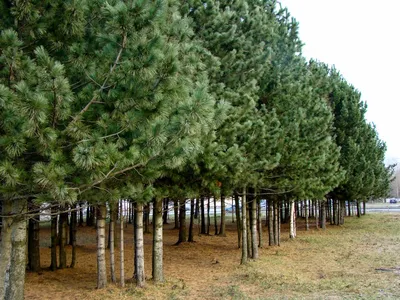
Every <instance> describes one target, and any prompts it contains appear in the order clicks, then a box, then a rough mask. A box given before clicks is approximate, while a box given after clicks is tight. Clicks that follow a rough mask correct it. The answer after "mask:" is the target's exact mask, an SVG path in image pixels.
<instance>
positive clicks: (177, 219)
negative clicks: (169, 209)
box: [174, 199, 179, 229]
mask: <svg viewBox="0 0 400 300" xmlns="http://www.w3.org/2000/svg"><path fill="white" fill-rule="evenodd" d="M174 219H175V226H174V229H179V204H178V200H176V199H174Z"/></svg>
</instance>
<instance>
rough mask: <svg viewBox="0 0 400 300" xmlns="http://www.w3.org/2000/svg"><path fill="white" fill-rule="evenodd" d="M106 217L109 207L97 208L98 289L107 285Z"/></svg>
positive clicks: (100, 206) (102, 205)
mask: <svg viewBox="0 0 400 300" xmlns="http://www.w3.org/2000/svg"><path fill="white" fill-rule="evenodd" d="M106 215H107V207H106V206H105V205H104V204H101V205H99V206H98V208H97V222H96V223H97V224H96V233H97V288H98V289H101V288H104V287H105V286H106V285H107V269H106Z"/></svg>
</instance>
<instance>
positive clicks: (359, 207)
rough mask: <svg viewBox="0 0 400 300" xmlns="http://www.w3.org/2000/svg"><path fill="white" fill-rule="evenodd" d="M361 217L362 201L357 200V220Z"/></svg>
mask: <svg viewBox="0 0 400 300" xmlns="http://www.w3.org/2000/svg"><path fill="white" fill-rule="evenodd" d="M360 217H361V206H360V201H358V200H357V218H360Z"/></svg>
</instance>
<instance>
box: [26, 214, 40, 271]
mask: <svg viewBox="0 0 400 300" xmlns="http://www.w3.org/2000/svg"><path fill="white" fill-rule="evenodd" d="M39 217H40V215H36V216H35V217H34V218H31V219H29V232H28V266H29V270H30V271H31V272H39V271H40V245H39V231H40V227H39Z"/></svg>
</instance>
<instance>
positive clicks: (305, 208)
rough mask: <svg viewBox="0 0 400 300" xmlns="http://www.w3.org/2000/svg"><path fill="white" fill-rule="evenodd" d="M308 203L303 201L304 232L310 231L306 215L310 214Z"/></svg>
mask: <svg viewBox="0 0 400 300" xmlns="http://www.w3.org/2000/svg"><path fill="white" fill-rule="evenodd" d="M308 202H309V201H308V200H305V201H304V213H305V217H306V231H308V230H310V224H309V223H308V215H309V213H310V210H309V203H308Z"/></svg>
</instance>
